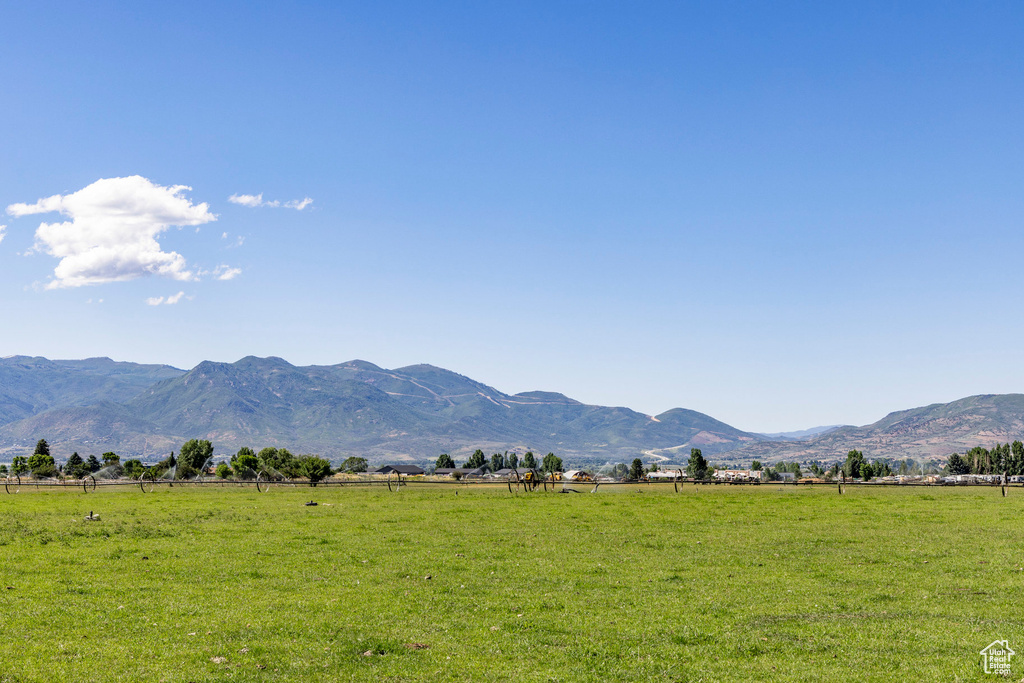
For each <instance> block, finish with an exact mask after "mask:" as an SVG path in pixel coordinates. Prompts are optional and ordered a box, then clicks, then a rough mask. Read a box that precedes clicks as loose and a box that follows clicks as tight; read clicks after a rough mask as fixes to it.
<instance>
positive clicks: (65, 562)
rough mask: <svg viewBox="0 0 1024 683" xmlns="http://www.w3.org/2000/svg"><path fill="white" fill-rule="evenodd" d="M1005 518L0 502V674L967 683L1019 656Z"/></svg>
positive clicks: (554, 505)
mask: <svg viewBox="0 0 1024 683" xmlns="http://www.w3.org/2000/svg"><path fill="white" fill-rule="evenodd" d="M638 489H639V490H640V492H639V493H638V492H637V490H638ZM584 491H586V489H584ZM311 497H312V498H313V499H315V500H316V501H317V502H319V503H320V504H319V505H318V506H316V507H307V506H304V505H303V503H304V502H305V501H308V500H309V499H310V498H311ZM90 510H95V511H96V512H97V513H99V514H100V515H101V516H102V520H101V521H99V522H85V521H83V517H84V516H85V515H86V514H88V513H89V511H90ZM1022 519H1024V491H1022V490H1020V489H1015V490H1012V491H1011V492H1010V495H1009V496H1008V497H1007V498H1002V497H1001V496H1000V492H999V489H998V488H995V489H987V488H986V489H954V488H936V489H896V488H866V487H864V488H851V489H850V490H849V491H848V493H847V494H846V495H843V496H839V495H837V494H836V490H835V489H834V488H831V487H827V488H810V487H802V488H794V487H776V486H761V487H707V488H704V489H702V490H700V491H699V492H698V491H697V490H696V489H694V488H693V487H686V489H685V490H684V492H682V493H674V492H673V491H672V488H671V486H669V487H637V486H632V487H621V488H619V491H618V492H615V491H613V490H612V489H611V487H609V490H608V491H605V490H604V488H603V487H602V490H601V491H599V492H598V493H595V494H590V493H588V492H584V493H580V494H579V495H560V494H551V493H548V494H544V493H532V494H526V495H523V494H520V495H518V496H513V495H510V494H509V493H508V492H507V491H504V490H502V491H499V490H497V489H482V488H478V489H473V488H466V487H462V488H459V489H458V495H456V489H454V488H440V487H433V488H425V487H424V488H419V489H417V488H416V487H415V486H413V487H409V488H407V489H403V490H402V491H401V492H400V493H389V492H388V491H387V489H386V488H385V489H383V490H381V489H353V488H349V489H339V488H323V487H320V488H317V489H309V488H298V489H289V488H277V489H272V490H271V492H270V493H267V494H259V493H257V492H256V491H255V490H254V489H243V488H223V489H221V488H207V489H204V488H185V487H175V488H173V489H168V488H161V489H159V490H157V491H156V492H154V493H151V494H143V493H142V492H141V491H139V490H138V489H137V488H131V489H128V488H121V489H103V488H101V489H100V490H98V491H96V492H95V493H89V494H85V493H82V492H81V491H80V490H68V491H49V492H45V491H44V492H38V493H37V492H34V491H33V490H32V489H30V488H29V489H23V491H22V493H20V494H18V495H4V494H3V493H2V489H0V584H2V585H0V681H4V682H8V681H55V680H64V681H115V680H120V681H138V680H146V681H207V680H226V679H230V680H242V681H250V680H251V681H262V680H266V681H340V680H375V681H390V680H394V681H401V680H420V681H437V680H459V681H461V680H525V681H606V680H666V681H704V680H706V681H715V680H764V681H786V680H794V681H796V680H799V681H818V680H836V681H849V680H949V681H955V680H985V679H990V678H992V677H991V676H987V675H986V674H984V673H983V672H982V670H981V657H980V655H979V654H978V653H979V651H980V650H981V649H982V648H983V647H985V646H986V645H988V644H989V643H990V642H991V641H993V640H996V639H997V638H998V639H1007V640H1009V643H1010V646H1011V647H1014V648H1015V649H1017V650H1018V651H1020V652H1022V653H1024V607H1022V605H1024V599H1022V598H1024V596H1022V587H1024V571H1022V569H1021V568H1022V567H1024V526H1022V523H1021V522H1022ZM1013 673H1014V675H1013V680H1018V679H1020V677H1021V676H1022V675H1024V654H1022V655H1020V656H1019V660H1018V661H1014V667H1013Z"/></svg>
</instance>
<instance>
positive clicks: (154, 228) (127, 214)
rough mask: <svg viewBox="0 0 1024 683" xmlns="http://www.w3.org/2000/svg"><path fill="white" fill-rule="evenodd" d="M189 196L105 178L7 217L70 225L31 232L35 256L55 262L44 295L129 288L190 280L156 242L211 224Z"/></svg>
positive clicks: (176, 188) (11, 210)
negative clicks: (107, 285)
mask: <svg viewBox="0 0 1024 683" xmlns="http://www.w3.org/2000/svg"><path fill="white" fill-rule="evenodd" d="M190 189H191V188H190V187H188V186H186V185H172V186H170V187H164V186H162V185H156V184H154V183H152V182H151V181H149V180H147V179H146V178H143V177H142V176H129V177H126V178H104V179H101V180H97V181H96V182H94V183H93V184H91V185H89V186H88V187H85V188H83V189H81V190H79V191H78V192H73V193H71V194H68V195H63V196H62V195H54V196H52V197H46V198H44V199H40V200H39V201H37V202H36V203H35V204H11V205H10V206H8V207H7V213H8V214H10V215H11V216H15V217H20V216H28V215H31V214H40V213H50V212H54V211H56V212H59V213H61V214H62V215H64V216H67V217H69V218H70V219H71V220H70V221H65V222H63V223H41V224H40V225H39V228H38V229H37V230H36V242H35V245H34V247H33V249H38V250H41V251H45V252H46V253H47V254H49V255H51V256H54V257H56V258H59V259H60V263H59V264H57V267H56V268H55V269H54V271H53V274H54V280H52V281H51V282H49V283H48V284H47V285H46V288H47V289H58V288H62V287H81V286H83V285H95V284H101V283H104V282H119V281H124V280H133V279H135V278H137V277H141V276H143V275H162V276H164V277H169V278H172V279H175V280H192V279H194V275H193V274H192V273H191V272H190V271H189V270H188V267H187V264H186V262H185V257H184V256H182V255H181V254H179V253H177V252H173V251H171V252H165V251H163V250H162V249H161V248H160V243H159V242H157V237H159V236H160V235H161V234H162V233H164V232H165V231H166V230H167V229H168V228H170V227H171V226H175V225H177V226H184V225H189V226H198V225H201V224H203V223H209V222H211V221H215V220H217V216H216V215H214V214H212V213H210V211H209V205H208V204H206V203H205V202H204V203H202V204H193V203H192V202H191V201H190V200H189V199H187V198H185V197H183V196H182V194H183V193H184V192H185V191H186V190H190ZM147 303H148V301H147ZM154 305H155V304H154Z"/></svg>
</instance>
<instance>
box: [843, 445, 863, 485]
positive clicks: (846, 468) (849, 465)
mask: <svg viewBox="0 0 1024 683" xmlns="http://www.w3.org/2000/svg"><path fill="white" fill-rule="evenodd" d="M864 462H865V461H864V454H863V453H861V452H860V451H858V450H852V451H850V452H849V453H847V454H846V463H845V464H843V474H844V475H845V476H846V477H847V478H849V479H859V478H860V468H861V466H862V465H863V464H864Z"/></svg>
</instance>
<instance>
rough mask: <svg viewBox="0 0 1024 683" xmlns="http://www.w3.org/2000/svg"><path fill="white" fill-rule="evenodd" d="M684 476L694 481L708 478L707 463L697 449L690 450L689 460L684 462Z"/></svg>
mask: <svg viewBox="0 0 1024 683" xmlns="http://www.w3.org/2000/svg"><path fill="white" fill-rule="evenodd" d="M686 474H687V476H689V477H692V478H694V479H707V478H708V474H709V473H708V461H707V460H705V459H704V455H703V454H702V453H701V452H700V449H699V448H691V449H690V459H689V460H688V461H687V462H686Z"/></svg>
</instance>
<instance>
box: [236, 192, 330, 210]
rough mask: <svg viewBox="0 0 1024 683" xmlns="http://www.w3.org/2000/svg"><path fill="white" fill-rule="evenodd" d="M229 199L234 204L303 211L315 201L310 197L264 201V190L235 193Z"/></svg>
mask: <svg viewBox="0 0 1024 683" xmlns="http://www.w3.org/2000/svg"><path fill="white" fill-rule="evenodd" d="M228 201H229V202H231V203H232V204H241V205H242V206H248V207H252V208H254V209H255V208H257V207H260V206H269V207H271V208H275V209H276V208H278V207H284V208H286V209H295V210H296V211H302V210H303V209H305V208H306V207H307V206H309V205H310V204H312V203H313V200H312V198H310V197H306V198H304V199H291V200H288V201H287V202H281V201H278V200H276V199H273V200H266V201H264V199H263V193H262V192H260V193H259V194H233V195H231V196H230V197H228Z"/></svg>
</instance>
